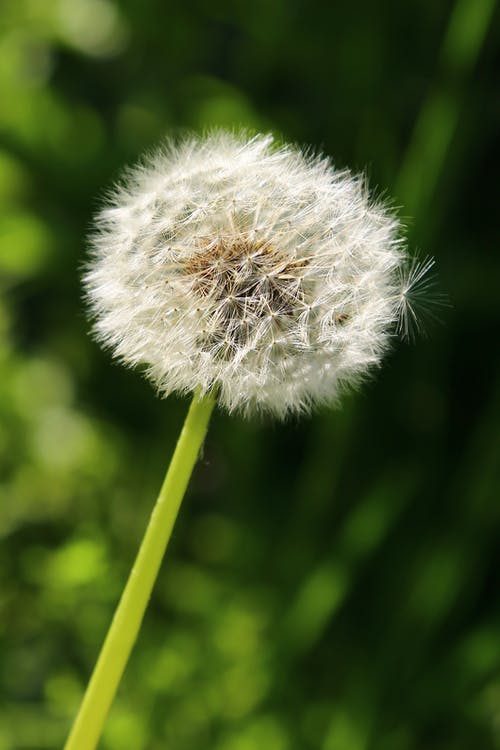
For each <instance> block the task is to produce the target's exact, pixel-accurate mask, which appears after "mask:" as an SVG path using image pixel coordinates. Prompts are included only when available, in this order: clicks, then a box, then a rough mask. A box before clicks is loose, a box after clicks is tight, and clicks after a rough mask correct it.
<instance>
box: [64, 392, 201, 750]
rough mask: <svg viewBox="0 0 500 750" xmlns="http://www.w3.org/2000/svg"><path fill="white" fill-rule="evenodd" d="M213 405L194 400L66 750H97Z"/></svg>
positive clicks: (196, 397) (194, 398)
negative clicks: (95, 749) (94, 749)
mask: <svg viewBox="0 0 500 750" xmlns="http://www.w3.org/2000/svg"><path fill="white" fill-rule="evenodd" d="M214 404H215V399H214V397H213V396H205V397H203V398H199V397H198V396H197V395H196V394H195V396H194V397H193V401H192V403H191V407H190V409H189V412H188V414H187V417H186V421H185V423H184V427H183V428H182V432H181V434H180V436H179V440H178V442H177V446H176V448H175V451H174V455H173V457H172V461H171V462H170V466H169V468H168V471H167V474H166V476H165V480H164V482H163V485H162V488H161V490H160V494H159V495H158V499H157V501H156V505H155V507H154V510H153V513H152V515H151V518H150V521H149V524H148V527H147V529H146V533H145V535H144V538H143V540H142V543H141V546H140V549H139V552H138V554H137V558H136V560H135V563H134V566H133V568H132V571H131V573H130V576H129V579H128V581H127V584H126V586H125V589H124V591H123V594H122V597H121V599H120V602H119V604H118V607H117V609H116V611H115V615H114V617H113V621H112V623H111V626H110V628H109V630H108V634H107V636H106V640H105V641H104V645H103V647H102V649H101V653H100V655H99V658H98V660H97V664H96V666H95V668H94V672H93V674H92V677H91V679H90V682H89V684H88V687H87V690H86V693H85V696H84V698H83V701H82V704H81V706H80V710H79V712H78V715H77V717H76V719H75V722H74V724H73V727H72V729H71V733H70V735H69V737H68V740H67V742H66V745H65V750H93V748H95V747H96V745H97V743H98V741H99V738H100V736H101V732H102V728H103V725H104V722H105V720H106V716H107V714H108V711H109V707H110V706H111V703H112V701H113V698H114V696H115V693H116V691H117V688H118V685H119V682H120V679H121V676H122V674H123V671H124V669H125V666H126V664H127V661H128V658H129V655H130V652H131V651H132V648H133V645H134V643H135V641H136V638H137V635H138V633H139V628H140V626H141V622H142V619H143V616H144V612H145V609H146V606H147V604H148V601H149V597H150V595H151V590H152V588H153V585H154V582H155V580H156V577H157V575H158V570H159V568H160V564H161V561H162V558H163V555H164V553H165V549H166V547H167V544H168V541H169V539H170V536H171V533H172V528H173V526H174V523H175V519H176V517H177V513H178V510H179V507H180V504H181V502H182V498H183V497H184V493H185V491H186V487H187V484H188V482H189V479H190V477H191V473H192V471H193V468H194V465H195V463H196V459H197V457H198V454H199V452H200V448H201V446H202V444H203V440H204V438H205V435H206V432H207V428H208V422H209V420H210V415H211V413H212V409H213V407H214Z"/></svg>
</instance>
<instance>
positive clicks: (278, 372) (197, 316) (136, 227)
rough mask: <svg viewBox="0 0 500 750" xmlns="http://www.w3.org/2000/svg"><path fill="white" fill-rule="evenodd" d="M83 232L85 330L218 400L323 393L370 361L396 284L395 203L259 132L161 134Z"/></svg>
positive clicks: (399, 302)
mask: <svg viewBox="0 0 500 750" xmlns="http://www.w3.org/2000/svg"><path fill="white" fill-rule="evenodd" d="M91 242H92V250H91V259H90V261H89V263H88V267H87V270H86V273H85V278H84V285H85V290H86V294H87V298H88V300H89V302H90V307H91V310H92V312H93V315H94V331H95V333H96V335H97V337H98V338H99V340H100V341H101V342H102V343H103V344H104V345H105V346H107V347H109V348H110V349H111V350H112V352H113V353H114V355H115V356H117V357H118V358H119V359H120V360H121V361H123V362H124V363H126V364H128V365H132V366H134V365H145V366H146V373H147V376H148V377H149V378H150V379H151V380H152V382H153V383H154V384H155V386H156V387H157V389H158V390H159V392H160V393H161V394H162V395H166V394H168V393H171V392H172V391H177V392H181V393H186V392H190V391H195V390H198V391H199V392H200V393H202V394H203V393H206V392H208V391H210V390H213V389H216V391H217V394H218V401H219V403H220V404H222V405H223V406H225V407H226V408H227V409H228V410H230V411H233V410H238V411H242V412H246V413H251V412H254V411H263V412H270V413H272V414H274V415H276V416H278V417H284V416H286V415H287V414H289V413H293V412H301V411H304V410H308V409H309V408H311V407H312V406H313V405H315V404H319V403H325V402H335V401H336V400H337V399H338V397H339V395H340V394H341V393H342V390H343V389H344V388H345V387H346V386H350V385H353V384H357V383H358V382H359V381H360V380H361V379H362V377H363V376H364V375H365V374H366V373H367V372H368V371H369V370H370V368H372V367H373V366H375V365H377V364H379V363H380V360H381V357H382V355H383V354H384V352H385V351H386V349H387V347H388V344H389V341H390V338H391V336H392V335H393V334H394V332H395V331H397V330H398V325H399V326H400V327H401V324H400V323H399V321H401V319H402V317H401V316H402V312H403V308H404V303H403V301H404V300H405V299H407V297H408V294H407V292H405V284H406V286H408V277H407V276H405V271H404V269H405V268H406V267H407V265H408V261H407V252H406V250H405V248H404V246H403V244H402V241H401V231H400V225H399V222H398V221H397V219H396V217H395V216H394V215H393V213H392V212H391V211H389V210H388V209H387V208H386V207H385V206H384V205H383V204H382V203H380V202H377V201H375V200H373V199H372V198H370V196H369V194H368V191H367V188H366V184H365V182H364V180H363V178H362V177H359V176H353V175H352V174H351V173H350V172H349V171H347V170H343V171H339V170H337V169H335V168H334V167H333V165H332V163H331V162H330V161H329V159H327V158H325V157H321V156H311V155H307V154H305V153H304V152H303V151H301V150H300V149H299V148H297V147H295V146H289V145H276V144H275V142H274V141H273V138H272V136H270V135H257V136H254V137H247V136H246V135H244V134H232V133H226V132H220V131H217V132H213V133H211V134H209V135H207V136H204V137H190V138H186V139H184V140H182V141H180V142H179V143H173V142H172V143H169V144H167V145H166V146H165V147H163V148H162V149H161V150H159V151H157V152H156V153H154V154H152V155H151V156H150V157H147V158H146V159H145V160H144V161H143V163H142V164H140V165H139V166H136V167H135V168H133V169H131V170H129V171H128V172H127V173H126V174H125V176H124V178H123V180H122V182H121V184H120V185H119V186H118V187H117V188H116V189H115V190H114V192H112V193H111V195H110V198H109V202H108V205H107V206H106V207H105V208H104V209H103V210H102V211H101V212H100V214H99V215H98V217H97V229H96V231H95V232H94V234H93V236H92V240H91ZM405 279H406V281H405ZM411 315H413V310H411Z"/></svg>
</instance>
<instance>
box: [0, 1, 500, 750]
mask: <svg viewBox="0 0 500 750" xmlns="http://www.w3.org/2000/svg"><path fill="white" fill-rule="evenodd" d="M0 23H1V28H0V196H1V198H0V200H1V212H2V213H1V218H0V279H1V291H2V294H1V299H0V411H1V420H0V495H1V499H0V533H1V544H0V579H1V580H0V607H1V614H0V639H1V642H0V696H1V703H0V706H1V707H0V750H45V749H46V748H47V749H49V748H50V749H52V748H54V749H55V748H60V747H61V745H62V743H63V740H64V738H65V736H66V734H67V731H68V728H69V725H70V722H71V719H72V717H73V715H74V713H75V711H76V708H77V705H78V702H79V699H80V696H81V694H82V691H83V688H84V685H85V683H86V680H87V678H88V675H89V673H90V670H91V668H92V665H93V663H94V660H95V657H96V655H97V652H98V649H99V647H100V644H101V641H102V638H103V635H104V633H105V630H106V628H107V625H108V622H109V620H110V617H111V613H112V611H113V607H114V604H115V602H116V600H117V597H118V596H119V592H120V590H121V587H122V585H123V583H124V580H125V578H126V576H127V573H128V571H129V568H130V565H131V562H132V560H133V557H134V554H135V551H136V549H137V546H138V542H139V539H140V535H141V532H142V529H143V528H144V525H145V523H146V520H147V517H148V514H149V511H150V509H151V507H152V503H153V500H154V497H155V495H156V492H157V490H158V487H159V484H160V482H161V478H162V475H163V472H164V469H165V467H166V464H167V461H168V458H169V455H170V453H171V451H172V448H173V445H174V442H175V439H176V435H177V433H178V430H179V427H180V425H181V423H182V419H183V415H184V413H185V410H186V407H187V404H186V403H185V402H184V401H181V400H176V399H175V398H170V399H168V400H166V401H159V400H158V399H156V397H155V395H154V393H153V392H152V390H151V389H150V387H149V385H148V384H147V383H146V382H145V381H144V380H143V379H142V378H141V377H140V376H139V375H138V374H135V373H132V372H128V371H126V370H125V369H123V368H121V367H120V366H118V365H116V364H114V363H113V362H112V361H111V360H110V357H109V356H107V355H106V354H104V353H102V352H101V351H100V350H99V348H98V347H97V345H96V344H94V343H93V341H92V340H91V339H90V338H89V336H88V322H87V320H86V317H85V310H84V305H83V303H82V299H81V296H82V292H81V286H80V280H79V277H80V268H81V264H82V262H83V261H84V258H85V253H86V242H85V237H86V235H87V234H88V231H89V227H90V225H91V221H92V215H93V214H94V213H95V211H96V209H97V207H98V206H99V202H100V196H102V194H103V192H104V190H105V188H106V187H107V186H109V185H110V183H112V181H113V180H114V179H115V178H116V177H117V175H118V173H119V170H120V168H121V167H122V165H124V164H125V163H130V162H133V161H134V160H135V159H136V158H137V157H138V156H139V154H140V153H141V152H142V151H143V150H144V149H147V148H151V147H153V146H154V145H155V144H157V143H158V141H159V140H161V139H162V138H163V137H164V136H165V135H168V134H172V133H177V132H179V130H180V131H182V130H184V129H185V128H190V129H195V130H200V129H203V128H206V127H207V126H212V125H223V126H230V127H232V126H235V125H244V126H247V127H250V128H255V129H258V130H264V131H268V130H273V131H275V132H277V133H279V134H281V135H282V136H283V137H284V138H285V139H287V140H292V141H297V142H300V143H307V144H313V146H315V147H318V148H322V149H324V150H325V151H326V152H327V153H328V154H330V155H331V156H332V158H333V159H334V161H335V163H336V164H337V165H338V166H350V167H351V168H353V169H354V170H363V169H366V171H367V174H368V176H369V179H370V184H371V185H372V187H373V188H374V189H375V190H377V191H378V192H379V193H382V192H386V193H387V195H390V196H393V197H394V202H395V204H396V205H398V206H401V215H402V216H403V217H404V218H405V220H406V221H407V223H408V226H409V230H408V232H409V242H410V244H411V246H412V248H414V249H415V250H418V251H420V252H421V253H422V254H424V255H425V254H430V255H433V256H435V258H436V261H437V268H438V277H439V288H440V291H442V292H444V293H446V294H447V295H448V297H449V299H450V301H451V306H450V307H444V308H442V310H440V311H439V316H440V317H441V318H442V323H441V324H440V325H430V326H428V336H427V337H426V338H421V339H420V340H419V341H418V342H417V343H416V344H415V345H410V346H408V345H401V346H397V347H395V348H394V351H393V352H392V353H391V354H390V356H389V357H388V358H387V361H386V363H385V365H384V367H383V368H382V370H381V371H380V372H379V373H377V374H376V377H374V378H373V379H372V381H371V382H370V383H368V384H366V385H365V387H364V388H363V389H362V391H361V392H360V393H358V394H354V395H352V396H350V397H348V398H346V399H345V401H344V404H343V409H342V410H340V411H328V410H324V411H323V412H320V413H316V414H314V415H313V416H312V417H311V418H310V419H305V420H302V421H300V422H299V421H296V422H291V423H289V424H285V425H281V424H274V423H271V422H268V421H262V420H260V421H259V420H255V421H243V420H242V419H239V418H229V417H227V416H226V415H224V414H222V413H217V414H216V416H215V418H214V420H213V423H212V426H211V430H210V433H209V437H208V441H207V444H206V447H205V452H204V458H203V461H202V463H201V464H200V465H199V466H198V468H197V471H196V475H195V477H194V480H193V482H192V485H191V488H190V490H189V493H188V497H187V500H186V503H185V505H184V507H183V509H182V513H181V517H180V519H179V522H178V524H177V527H176V531H175V534H174V538H173V541H172V543H171V546H170V548H169V550H168V554H167V559H166V562H165V565H164V566H163V569H162V572H161V575H160V578H159V581H158V584H157V586H156V589H155V592H154V596H153V599H152V601H151V605H150V608H149V611H148V613H147V616H146V620H145V623H144V626H143V630H142V632H141V636H140V640H139V642H138V645H137V647H136V650H135V651H134V654H133V656H132V659H131V662H130V664H129V667H128V669H127V672H126V675H125V679H124V681H123V683H122V687H121V689H120V693H119V698H118V700H117V702H116V703H115V705H114V707H113V710H112V713H111V715H110V718H109V721H108V723H107V726H106V733H105V736H104V738H103V741H102V745H101V746H102V748H104V749H105V750H106V749H107V750H121V749H122V748H123V749H125V750H161V749H162V748H169V750H170V749H171V750H198V748H210V749H211V750H492V749H493V748H500V600H499V596H498V591H499V568H500V566H499V562H500V554H499V548H498V536H499V528H500V502H499V500H500V492H499V488H500V481H499V480H500V476H499V473H500V469H499V466H500V461H499V456H500V432H499V429H498V423H499V417H500V379H499V377H498V373H499V367H498V365H499V361H498V360H499V357H498V331H499V328H498V323H499V317H500V315H499V312H500V306H499V304H498V298H499V278H500V276H499V274H500V255H499V248H498V189H497V188H498V155H499V153H498V152H499V143H498V139H497V138H496V136H498V132H499V125H500V98H499V90H500V88H499V80H498V77H495V64H496V63H498V41H499V36H500V28H499V24H498V9H495V7H494V1H493V0H458V4H457V3H453V2H448V0H446V1H443V2H435V0H418V2H417V0H408V2H405V3H394V2H389V0H381V1H380V2H376V3H374V2H370V0H358V1H357V2H350V3H344V2H341V3H334V2H326V1H325V2H319V0H312V1H311V2H305V1H304V0H288V2H285V0H254V2H252V3H249V2H243V0H234V1H233V2H231V0H212V2H210V3H204V2H201V0H198V2H196V1H193V2H189V1H188V2H181V3H174V2H160V1H159V0H157V1H156V2H154V1H153V0H146V1H145V0H3V2H2V4H1V6H0Z"/></svg>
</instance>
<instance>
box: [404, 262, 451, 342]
mask: <svg viewBox="0 0 500 750" xmlns="http://www.w3.org/2000/svg"><path fill="white" fill-rule="evenodd" d="M434 264H435V261H434V258H430V257H425V258H422V259H420V258H418V257H415V258H411V259H410V260H408V262H407V263H406V265H404V266H402V267H401V269H400V299H399V305H398V316H397V332H398V333H399V335H400V336H401V337H402V338H403V339H406V340H407V341H413V340H414V339H415V338H416V336H417V334H420V335H423V334H425V323H426V322H427V321H429V320H439V318H438V316H437V314H436V310H437V309H438V308H439V307H444V306H445V305H447V304H448V300H447V298H446V296H445V295H443V294H441V293H440V292H438V291H437V290H436V284H437V282H436V275H435V273H433V270H432V269H433V268H434Z"/></svg>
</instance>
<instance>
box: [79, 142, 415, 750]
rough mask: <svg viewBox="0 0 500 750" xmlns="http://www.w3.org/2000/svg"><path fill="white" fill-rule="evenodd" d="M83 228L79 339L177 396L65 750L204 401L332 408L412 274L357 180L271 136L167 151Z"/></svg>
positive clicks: (148, 555)
mask: <svg viewBox="0 0 500 750" xmlns="http://www.w3.org/2000/svg"><path fill="white" fill-rule="evenodd" d="M97 226H98V228H97V230H96V232H95V234H94V236H93V240H92V258H91V261H90V263H89V265H88V269H87V271H86V274H85V280H84V283H85V289H86V295H87V298H88V300H89V303H90V306H91V309H92V313H93V316H94V331H95V334H96V335H97V337H98V338H99V340H100V341H101V342H102V343H103V344H104V345H105V346H106V347H108V348H109V349H110V350H111V351H112V352H113V354H114V355H115V356H116V357H118V358H119V359H120V360H121V361H122V362H124V363H126V364H128V365H131V366H142V367H143V368H145V372H146V375H147V376H148V378H150V380H151V381H152V382H153V383H154V384H155V386H156V388H157V389H158V391H159V392H160V394H162V395H167V394H169V393H171V392H174V391H175V392H178V393H188V392H192V393H194V397H193V400H192V403H191V407H190V409H189V412H188V415H187V418H186V422H185V424H184V427H183V430H182V432H181V435H180V438H179V442H178V444H177V447H176V450H175V452H174V455H173V458H172V461H171V464H170V467H169V469H168V471H167V475H166V477H165V481H164V484H163V486H162V488H161V490H160V495H159V497H158V500H157V503H156V506H155V510H154V512H153V514H152V516H151V520H150V522H149V526H148V528H147V530H146V533H145V536H144V539H143V541H142V544H141V547H140V550H139V553H138V556H137V559H136V562H135V564H134V568H133V570H132V573H131V575H130V578H129V580H128V582H127V585H126V587H125V590H124V593H123V595H122V598H121V600H120V602H119V605H118V608H117V610H116V614H115V617H114V620H113V622H112V624H111V627H110V629H109V632H108V635H107V637H106V640H105V643H104V646H103V648H102V650H101V654H100V656H99V659H98V662H97V665H96V667H95V670H94V673H93V675H92V678H91V680H90V683H89V686H88V688H87V691H86V694H85V697H84V700H83V703H82V706H81V708H80V711H79V714H78V716H77V718H76V721H75V724H74V726H73V729H72V731H71V734H70V737H69V739H68V742H67V744H66V750H92V748H95V746H96V745H97V742H98V740H99V736H100V733H101V730H102V727H103V724H104V721H105V718H106V715H107V712H108V710H109V707H110V705H111V702H112V699H113V697H114V694H115V692H116V689H117V686H118V683H119V681H120V678H121V675H122V673H123V670H124V669H125V665H126V662H127V659H128V656H129V654H130V651H131V649H132V647H133V644H134V642H135V640H136V638H137V634H138V631H139V628H140V624H141V621H142V618H143V615H144V612H145V609H146V605H147V602H148V599H149V596H150V594H151V591H152V588H153V584H154V581H155V578H156V576H157V573H158V570H159V567H160V563H161V560H162V557H163V554H164V552H165V549H166V546H167V543H168V540H169V538H170V534H171V531H172V527H173V524H174V522H175V518H176V515H177V512H178V509H179V506H180V503H181V501H182V498H183V495H184V493H185V490H186V486H187V483H188V481H189V477H190V475H191V472H192V470H193V467H194V464H195V462H196V458H197V455H198V453H199V450H200V447H201V445H202V443H203V440H204V437H205V434H206V430H207V426H208V422H209V419H210V415H211V411H212V409H213V407H214V404H215V401H217V402H218V403H219V404H221V405H222V406H224V407H226V408H227V409H228V410H229V411H239V412H242V413H245V414H250V413H254V412H263V413H270V414H272V415H274V416H277V417H280V418H282V417H285V416H287V415H288V414H292V413H299V412H303V411H307V410H309V409H310V408H312V407H313V406H314V405H317V404H321V403H326V402H336V401H337V400H338V398H339V396H340V395H341V393H342V391H343V390H344V389H345V388H346V387H348V386H352V385H354V384H357V383H358V382H359V381H360V380H361V379H362V378H363V377H364V376H365V375H366V373H367V372H368V371H369V370H370V369H371V368H373V367H374V366H376V365H378V364H379V363H380V361H381V358H382V356H383V354H384V352H385V351H386V350H387V347H388V345H389V343H390V340H391V336H392V335H393V334H394V333H396V332H398V330H399V331H400V332H403V333H404V332H405V331H406V330H407V329H408V326H409V321H413V320H414V319H415V318H416V315H415V309H414V306H413V305H412V302H411V300H412V291H413V292H415V291H416V294H415V295H414V297H415V298H417V299H416V301H418V297H419V296H420V293H421V291H422V289H423V286H422V284H423V279H424V275H425V273H426V271H427V270H428V265H429V264H427V265H426V266H424V267H421V266H418V265H412V263H411V262H409V261H408V260H407V255H406V251H405V249H404V247H403V245H402V242H401V237H400V227H399V224H398V222H397V220H396V218H395V217H394V215H393V214H392V213H391V212H390V211H388V210H387V208H385V207H384V206H383V205H382V204H381V203H380V202H377V201H375V200H373V199H372V198H371V197H370V196H369V194H368V191H367V188H366V184H365V181H364V180H363V178H362V177H359V176H358V177H357V176H353V175H352V174H351V173H350V172H349V171H347V170H343V171H338V170H336V169H335V168H334V167H333V166H332V164H331V162H330V161H329V160H328V159H326V158H324V157H320V156H313V155H309V154H307V153H304V152H302V151H301V150H299V149H298V148H296V147H294V146H277V145H275V143H274V142H273V139H272V137H271V136H255V137H253V138H246V137H245V136H244V135H234V134H228V133H223V132H216V133H213V134H211V135H209V136H207V137H205V138H190V139H187V140H184V141H183V142H181V143H180V144H170V145H168V146H167V147H166V148H164V149H163V150H161V151H159V152H157V153H155V154H153V155H152V156H150V157H149V158H147V159H145V160H144V162H143V163H142V164H141V165H140V166H138V167H136V168H134V169H132V170H130V171H129V172H127V174H126V175H125V177H124V179H123V180H122V183H121V184H120V185H119V186H118V187H117V188H116V189H115V190H114V191H113V192H112V193H111V195H110V200H109V205H108V206H107V207H106V208H105V209H104V210H103V211H102V212H101V213H100V215H99V216H98V219H97Z"/></svg>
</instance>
